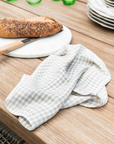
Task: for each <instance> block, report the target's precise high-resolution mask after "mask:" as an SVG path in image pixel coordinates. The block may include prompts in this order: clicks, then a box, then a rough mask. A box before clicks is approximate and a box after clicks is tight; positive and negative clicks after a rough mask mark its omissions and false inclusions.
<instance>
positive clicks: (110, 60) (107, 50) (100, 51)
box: [0, 2, 114, 98]
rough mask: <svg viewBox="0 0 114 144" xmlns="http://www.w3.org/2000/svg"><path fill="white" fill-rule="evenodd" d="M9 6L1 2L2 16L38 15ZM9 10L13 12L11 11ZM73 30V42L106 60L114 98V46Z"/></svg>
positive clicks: (0, 12)
mask: <svg viewBox="0 0 114 144" xmlns="http://www.w3.org/2000/svg"><path fill="white" fill-rule="evenodd" d="M8 6H9V5H8V4H7V3H4V2H0V17H3V16H4V17H6V16H9V17H23V13H24V14H25V15H24V17H34V16H36V15H34V14H31V13H30V12H27V11H24V10H22V9H19V8H17V7H14V6H12V5H10V7H8ZM7 7H8V9H6V8H7ZM4 9H5V10H4ZM9 11H10V12H11V13H9ZM14 13H15V14H14ZM71 32H72V34H73V40H72V44H78V43H80V44H83V45H84V46H85V47H87V48H88V49H90V50H92V51H93V52H94V53H96V54H97V55H98V56H99V57H100V58H101V59H102V60H103V61H104V62H105V64H106V66H107V67H108V69H109V70H110V72H111V75H112V80H111V82H110V83H109V84H108V86H107V88H108V94H109V96H111V97H113V98H114V91H113V89H114V67H113V65H114V50H113V49H114V47H113V46H110V45H107V44H105V43H102V42H100V41H98V40H95V39H93V38H90V37H88V36H86V35H83V34H81V33H78V32H75V31H73V30H71ZM6 59H7V58H6ZM43 59H44V58H41V60H43ZM27 61H28V63H29V60H26V62H27ZM33 61H34V60H33ZM23 74H24V73H23Z"/></svg>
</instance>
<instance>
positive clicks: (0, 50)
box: [0, 37, 38, 55]
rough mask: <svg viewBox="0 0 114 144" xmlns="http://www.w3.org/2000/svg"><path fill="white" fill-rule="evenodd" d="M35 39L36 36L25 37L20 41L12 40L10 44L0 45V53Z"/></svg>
mask: <svg viewBox="0 0 114 144" xmlns="http://www.w3.org/2000/svg"><path fill="white" fill-rule="evenodd" d="M35 39H38V38H37V37H36V38H26V39H24V40H22V41H20V40H16V41H15V42H13V43H11V44H8V45H5V46H3V47H0V55H1V54H4V53H7V52H10V51H12V50H15V49H18V48H20V47H22V46H24V45H25V44H28V43H29V42H32V41H34V40H35Z"/></svg>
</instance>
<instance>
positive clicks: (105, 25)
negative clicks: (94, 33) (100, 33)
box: [87, 12, 114, 30]
mask: <svg viewBox="0 0 114 144" xmlns="http://www.w3.org/2000/svg"><path fill="white" fill-rule="evenodd" d="M87 15H88V17H89V18H90V19H91V20H92V21H94V22H96V23H98V24H100V25H101V26H103V27H106V28H109V29H113V30H114V27H111V26H109V25H107V24H104V23H103V22H101V21H98V20H97V19H96V18H94V17H93V16H91V15H90V14H89V13H88V12H87Z"/></svg>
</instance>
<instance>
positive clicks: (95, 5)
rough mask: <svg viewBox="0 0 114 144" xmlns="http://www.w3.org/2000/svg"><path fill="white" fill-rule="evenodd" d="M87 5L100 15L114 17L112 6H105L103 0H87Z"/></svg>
mask: <svg viewBox="0 0 114 144" xmlns="http://www.w3.org/2000/svg"><path fill="white" fill-rule="evenodd" d="M88 6H89V7H90V8H91V9H92V10H94V11H95V12H97V13H98V14H100V15H102V16H104V17H107V18H110V19H114V8H112V7H107V5H106V4H105V1H104V0H88Z"/></svg>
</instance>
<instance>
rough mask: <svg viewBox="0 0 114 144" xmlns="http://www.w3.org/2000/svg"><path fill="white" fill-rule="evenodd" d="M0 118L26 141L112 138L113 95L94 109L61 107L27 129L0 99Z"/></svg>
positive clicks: (73, 143)
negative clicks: (46, 120) (62, 108)
mask: <svg viewBox="0 0 114 144" xmlns="http://www.w3.org/2000/svg"><path fill="white" fill-rule="evenodd" d="M0 105H1V106H2V108H1V111H0V120H1V121H3V122H4V123H5V124H6V125H8V126H9V127H10V128H11V129H12V130H14V131H15V132H16V133H17V134H19V135H20V136H21V137H22V138H24V139H25V140H26V141H27V142H28V143H29V144H36V143H38V144H42V143H46V144H51V143H54V144H58V143H59V144H79V143H85V144H90V143H93V144H94V143H95V144H96V143H97V144H104V143H110V144H113V142H114V117H113V111H114V99H112V98H109V103H108V104H107V105H106V106H104V107H102V108H98V109H89V108H84V107H81V106H76V107H72V108H68V109H65V110H61V111H60V112H59V113H58V114H57V115H56V116H54V117H53V118H52V119H51V120H49V121H48V122H46V123H45V124H43V125H41V126H40V127H39V128H37V129H36V130H34V131H32V132H29V131H27V130H26V129H24V128H23V127H22V126H21V125H20V124H19V122H18V119H17V117H14V116H13V115H11V114H10V113H9V112H8V111H7V110H6V108H5V107H4V104H3V101H0Z"/></svg>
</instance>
